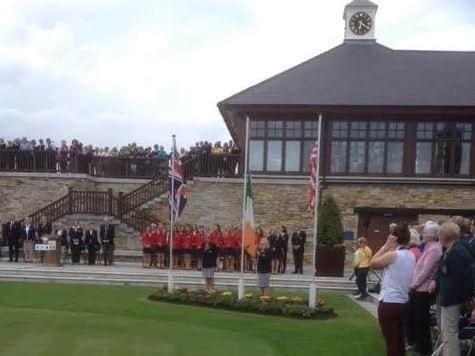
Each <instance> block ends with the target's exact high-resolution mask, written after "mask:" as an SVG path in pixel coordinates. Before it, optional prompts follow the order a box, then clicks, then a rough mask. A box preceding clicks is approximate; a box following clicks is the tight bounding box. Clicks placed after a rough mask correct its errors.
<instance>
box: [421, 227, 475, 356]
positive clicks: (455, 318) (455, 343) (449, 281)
mask: <svg viewBox="0 0 475 356" xmlns="http://www.w3.org/2000/svg"><path fill="white" fill-rule="evenodd" d="M440 243H441V245H442V247H443V248H444V249H445V252H444V254H443V256H442V259H441V261H440V264H439V268H438V271H437V274H436V277H435V279H434V280H433V281H432V282H431V284H430V287H429V292H431V293H432V292H434V291H436V290H437V295H438V301H439V304H440V307H441V312H440V331H441V336H442V343H443V355H444V356H452V355H460V342H459V338H458V328H459V317H460V311H461V307H462V305H463V304H464V303H465V302H467V301H470V300H471V298H472V296H473V277H472V263H473V259H472V257H471V255H470V253H469V251H468V250H467V249H466V248H465V246H464V244H463V242H462V241H460V227H459V226H458V225H457V224H456V223H454V222H446V223H444V224H443V225H442V226H441V228H440Z"/></svg>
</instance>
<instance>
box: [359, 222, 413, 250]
mask: <svg viewBox="0 0 475 356" xmlns="http://www.w3.org/2000/svg"><path fill="white" fill-rule="evenodd" d="M417 221H418V216H417V215H413V214H410V215H405V214H404V215H400V214H394V213H388V214H383V215H371V216H361V215H360V216H359V219H358V237H361V236H364V237H366V238H367V240H368V245H369V247H370V248H371V249H372V250H373V252H376V251H377V250H379V248H381V246H383V245H384V243H385V242H386V239H387V237H388V235H389V225H390V224H392V223H396V224H404V223H405V224H409V225H413V224H417Z"/></svg>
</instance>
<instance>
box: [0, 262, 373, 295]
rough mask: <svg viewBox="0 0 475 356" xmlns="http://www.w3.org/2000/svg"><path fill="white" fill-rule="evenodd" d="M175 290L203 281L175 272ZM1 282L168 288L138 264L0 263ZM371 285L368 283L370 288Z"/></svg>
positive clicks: (340, 283)
mask: <svg viewBox="0 0 475 356" xmlns="http://www.w3.org/2000/svg"><path fill="white" fill-rule="evenodd" d="M239 277H240V274H239V273H225V272H218V273H216V278H215V280H216V286H217V287H218V288H229V289H235V288H237V285H238V281H239ZM174 278H175V285H176V286H177V287H182V286H183V287H195V288H201V287H202V286H203V280H202V276H201V272H199V271H179V270H177V271H174ZM0 280H1V281H29V282H48V283H80V284H112V285H135V286H149V287H162V286H166V285H167V281H168V270H158V269H143V268H140V267H138V266H137V264H130V263H120V262H118V263H116V264H114V266H107V267H105V266H87V265H65V266H63V267H45V266H42V265H33V264H22V263H20V264H9V263H0ZM316 280H317V288H318V290H321V291H340V292H345V293H348V292H352V291H354V290H355V286H354V282H352V281H349V280H348V279H347V278H329V277H318V278H317V279H316ZM244 282H245V285H246V287H255V286H256V274H253V273H246V274H245V275H244ZM310 282H311V278H310V277H309V276H305V275H292V274H286V275H273V276H272V278H271V286H272V287H273V288H279V289H292V290H308V287H309V284H310ZM371 284H372V282H370V285H371Z"/></svg>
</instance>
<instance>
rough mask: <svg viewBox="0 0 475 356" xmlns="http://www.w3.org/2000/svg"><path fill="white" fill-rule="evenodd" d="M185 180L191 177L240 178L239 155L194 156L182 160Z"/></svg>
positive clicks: (206, 154) (204, 154) (205, 154)
mask: <svg viewBox="0 0 475 356" xmlns="http://www.w3.org/2000/svg"><path fill="white" fill-rule="evenodd" d="M182 164H183V175H184V177H185V179H193V177H216V178H237V177H242V168H243V167H242V165H241V155H240V154H229V153H225V154H208V153H201V154H195V155H193V156H191V157H185V158H183V160H182Z"/></svg>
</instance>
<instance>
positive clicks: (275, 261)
mask: <svg viewBox="0 0 475 356" xmlns="http://www.w3.org/2000/svg"><path fill="white" fill-rule="evenodd" d="M267 241H268V242H269V247H270V250H271V253H272V267H271V272H272V273H277V270H278V267H279V259H280V251H279V236H278V235H277V233H276V232H275V230H272V231H271V232H270V235H269V237H268V238H267Z"/></svg>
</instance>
